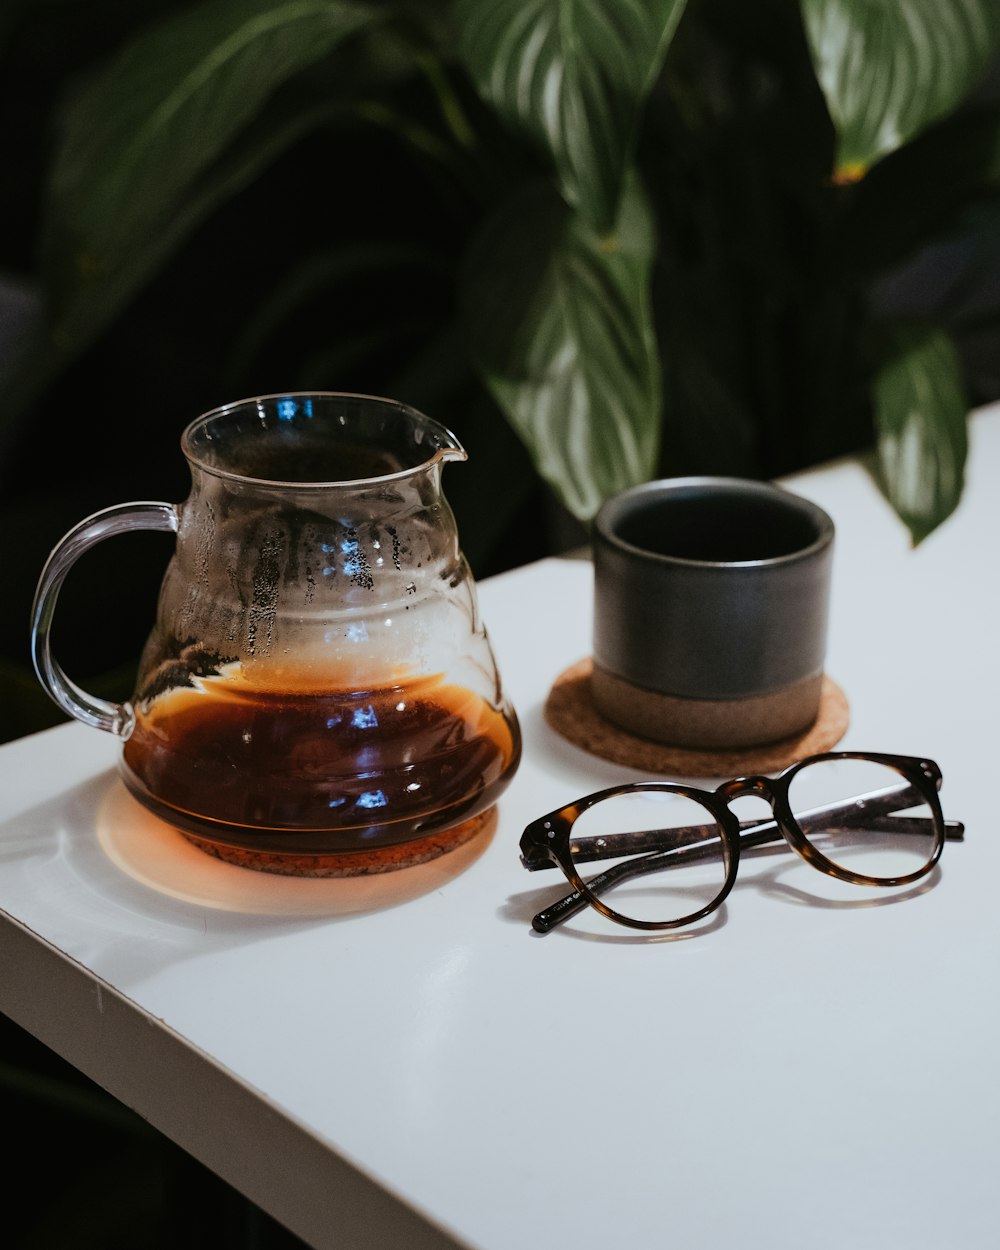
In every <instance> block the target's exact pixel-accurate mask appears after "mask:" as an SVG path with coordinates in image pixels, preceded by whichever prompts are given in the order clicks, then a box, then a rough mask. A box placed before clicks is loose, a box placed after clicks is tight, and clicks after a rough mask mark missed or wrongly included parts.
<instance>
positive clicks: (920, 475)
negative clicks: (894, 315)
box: [874, 325, 968, 544]
mask: <svg viewBox="0 0 1000 1250" xmlns="http://www.w3.org/2000/svg"><path fill="white" fill-rule="evenodd" d="M874 402H875V426H876V432H877V464H878V475H879V478H880V484H881V486H882V489H883V490H884V491H885V493H886V496H887V497H888V499H889V502H890V503H891V504H892V506H893V507H894V508H895V509H896V511H897V513H898V514H899V516H900V517H901V518H902V520H903V521H904V522H905V523H906V525H907V526H908V528H909V530H910V533H911V535H912V537H913V542H914V543H915V544H916V543H919V542H921V541H922V540H923V539H924V538H926V537H927V535H928V534H930V533H931V531H932V530H934V529H936V527H937V526H938V525H940V524H941V522H942V521H943V520H945V518H946V517H948V516H949V515H950V514H951V513H952V512H953V511H954V509H955V507H956V505H957V504H958V501H959V498H960V497H961V494H962V484H963V475H964V470H965V458H966V453H967V450H968V432H967V428H966V425H967V410H968V405H967V403H966V398H965V393H964V390H963V386H962V369H961V363H960V361H959V358H958V353H957V352H956V350H955V347H954V344H953V343H952V341H951V339H950V337H949V336H948V334H947V333H945V331H943V330H940V329H936V328H934V327H930V326H917V325H911V326H903V327H900V328H897V329H896V330H894V331H893V332H892V333H891V334H890V335H889V337H888V339H887V341H886V345H885V348H884V351H883V353H882V364H881V366H880V367H879V369H878V371H877V373H876V376H875V387H874Z"/></svg>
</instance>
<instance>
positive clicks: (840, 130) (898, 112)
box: [802, 0, 1000, 181]
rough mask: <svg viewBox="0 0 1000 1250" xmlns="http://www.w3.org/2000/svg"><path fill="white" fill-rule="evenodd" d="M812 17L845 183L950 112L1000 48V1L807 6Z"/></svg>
mask: <svg viewBox="0 0 1000 1250" xmlns="http://www.w3.org/2000/svg"><path fill="white" fill-rule="evenodd" d="M802 16H803V20H804V22H805V28H806V34H807V37H808V40H809V46H810V49H811V51H812V58H813V64H814V66H815V69H816V75H817V77H818V79H819V83H820V86H821V87H822V89H823V93H824V95H825V96H826V102H827V107H828V108H829V110H830V115H831V117H832V118H833V122H834V126H835V127H836V131H837V156H836V173H835V177H836V178H837V179H838V180H840V181H853V180H855V179H856V178H858V177H860V176H861V175H862V174H863V173H864V172H865V170H867V169H868V167H869V166H870V165H872V164H873V163H874V162H875V161H877V160H878V159H879V158H880V157H882V156H885V155H886V153H888V152H892V151H893V150H894V149H896V148H898V147H901V146H902V145H903V144H904V143H906V142H907V140H909V139H911V138H913V136H914V135H916V134H917V133H918V132H919V131H921V130H923V129H924V127H926V126H928V125H929V124H930V123H931V122H933V121H936V120H937V119H938V118H941V117H943V116H945V115H946V114H947V113H949V112H950V111H951V110H952V109H953V108H954V107H955V106H956V105H957V104H958V103H959V102H960V101H961V100H962V99H963V98H964V97H965V96H966V95H967V94H968V92H969V91H970V89H971V88H972V87H973V86H975V84H976V83H977V82H978V81H979V80H980V79H981V78H982V76H983V73H984V72H985V70H986V68H987V66H988V65H989V63H990V60H991V58H992V57H993V56H994V55H995V54H996V52H997V49H998V46H1000V5H998V4H997V3H996V0H947V3H944V4H942V3H941V0H802Z"/></svg>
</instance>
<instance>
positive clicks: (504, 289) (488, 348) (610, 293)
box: [464, 181, 660, 520]
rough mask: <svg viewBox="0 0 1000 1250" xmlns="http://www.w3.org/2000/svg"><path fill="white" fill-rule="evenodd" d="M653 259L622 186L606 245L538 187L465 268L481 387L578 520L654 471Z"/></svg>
mask: <svg viewBox="0 0 1000 1250" xmlns="http://www.w3.org/2000/svg"><path fill="white" fill-rule="evenodd" d="M652 256H653V232H652V227H651V224H650V220H649V216H648V210H647V206H646V202H645V199H644V196H643V195H642V193H641V192H640V190H639V189H638V187H637V186H636V185H635V184H634V183H633V182H631V181H629V182H628V183H627V184H626V192H625V195H624V196H623V201H622V209H621V212H620V214H619V218H618V221H617V223H616V226H615V230H614V232H613V233H612V235H611V236H598V235H596V234H595V233H594V232H593V231H592V230H591V229H590V227H589V226H587V225H586V224H585V223H584V222H583V221H582V219H581V218H580V216H579V215H578V214H575V213H574V212H573V211H572V210H571V209H569V208H568V207H567V206H566V204H565V203H564V201H563V200H562V199H561V198H560V197H559V196H558V195H557V194H556V192H555V191H554V190H553V189H552V188H551V187H549V186H548V185H547V184H538V183H536V184H532V185H531V186H529V187H527V188H525V189H524V190H522V191H520V192H518V193H516V194H515V195H514V196H512V197H511V199H510V200H509V201H508V202H506V203H505V204H504V205H503V206H502V207H501V209H500V210H499V211H498V212H497V214H496V215H495V216H494V218H493V219H492V220H491V222H490V223H489V224H488V225H487V227H486V228H485V229H484V231H483V233H482V235H481V236H480V238H479V240H478V242H477V244H476V245H475V246H474V248H473V249H472V252H471V254H470V256H469V258H468V264H467V266H466V272H465V278H464V295H465V303H466V313H467V324H468V327H469V331H470V335H471V340H472V347H473V353H474V357H475V359H476V362H477V364H478V366H479V369H480V371H481V373H482V376H483V378H484V380H485V382H486V384H487V386H488V387H489V389H490V390H491V392H492V394H493V395H494V397H495V398H496V400H497V401H498V403H499V404H500V407H501V408H502V409H503V411H504V413H505V414H506V416H507V417H508V419H509V420H510V422H511V424H512V425H513V427H514V429H515V430H516V431H517V432H518V434H519V435H520V437H521V439H522V440H523V442H524V443H525V445H526V446H527V448H528V451H529V452H530V454H531V456H532V458H533V460H534V462H535V464H536V466H537V468H538V470H539V472H540V473H541V475H542V476H543V477H544V478H545V479H546V480H547V481H548V482H549V483H550V484H551V486H552V487H553V489H554V490H555V492H556V494H557V495H558V496H559V498H560V499H561V500H562V501H563V503H564V504H565V505H566V507H567V508H568V509H569V510H570V511H571V512H572V513H573V514H574V515H575V516H577V517H578V518H580V519H581V520H586V519H588V518H589V517H591V516H593V514H594V513H595V512H596V511H597V508H598V507H599V506H600V504H601V503H602V501H603V500H604V499H605V498H607V497H608V496H609V495H610V494H613V493H614V492H615V491H617V490H620V489H622V488H624V487H625V486H629V485H633V484H634V483H636V482H641V481H645V480H647V479H648V478H649V477H650V476H652V474H653V471H654V469H655V467H656V458H657V452H658V444H659V414H660V385H659V366H658V361H657V353H656V345H655V341H654V336H653V330H652V323H651V316H650V308H649V294H648V288H649V272H650V265H651V261H652Z"/></svg>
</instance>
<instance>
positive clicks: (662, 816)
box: [521, 751, 965, 933]
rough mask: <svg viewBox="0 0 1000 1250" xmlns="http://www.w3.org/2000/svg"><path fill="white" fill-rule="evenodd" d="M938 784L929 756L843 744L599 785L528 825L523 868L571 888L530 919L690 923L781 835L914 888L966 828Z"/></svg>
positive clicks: (821, 859)
mask: <svg viewBox="0 0 1000 1250" xmlns="http://www.w3.org/2000/svg"><path fill="white" fill-rule="evenodd" d="M940 788H941V770H940V769H939V768H938V766H937V764H935V763H934V762H933V761H931V760H928V759H922V758H921V757H919V756H916V757H913V756H907V755H883V754H877V753H869V752H857V751H836V752H828V753H826V754H824V755H814V756H810V757H809V758H808V759H804V760H800V761H799V762H798V763H797V764H793V765H792V766H791V767H790V768H787V769H785V771H784V772H782V773H781V774H779V775H778V776H777V777H762V776H752V777H740V778H737V779H735V780H733V781H727V782H725V783H724V784H722V785H720V786H719V787H718V788H717V789H716V790H699V789H696V788H694V787H692V786H685V785H678V784H675V783H673V782H668V781H646V782H640V783H638V784H633V785H622V786H613V787H611V788H610V789H608V790H600V791H598V792H597V793H596V794H589V795H587V796H586V797H585V798H582V799H578V800H577V801H576V802H575V803H569V804H567V805H566V806H565V807H561V808H559V809H558V810H557V811H554V812H549V814H548V815H547V816H542V817H541V818H540V819H538V820H535V821H532V822H531V824H530V825H528V826H527V828H526V829H525V831H524V834H523V836H522V838H521V862H522V864H523V865H524V867H525V868H527V869H528V870H529V871H531V872H534V871H536V870H538V869H544V868H561V869H562V870H563V872H564V873H565V874H566V878H567V880H568V881H569V883H570V885H571V886H572V887H573V893H572V894H570V895H568V896H567V897H565V898H562V899H560V900H559V901H558V902H556V903H553V904H552V905H551V906H549V907H546V908H545V910H544V911H541V912H539V914H538V915H537V916H535V918H534V919H533V921H532V926H533V927H534V928H535V929H536V930H537V931H538V932H539V933H548V932H549V930H550V929H552V928H554V927H555V926H556V925H558V924H561V923H562V922H563V921H565V920H568V919H569V918H570V917H571V916H575V915H577V914H578V913H579V912H581V911H583V909H584V908H586V907H587V906H590V907H593V908H596V910H597V911H599V912H600V913H601V914H602V915H603V916H606V917H607V918H608V919H609V920H614V921H617V922H618V923H619V924H623V925H628V926H629V927H630V928H633V929H677V928H680V927H682V926H684V925H690V924H694V923H695V922H696V921H698V920H701V919H702V918H703V917H705V916H707V915H709V914H710V913H711V912H713V911H715V910H716V908H717V907H719V906H720V905H721V904H722V902H723V901H724V900H725V898H726V897H727V895H728V894H729V892H730V890H731V889H732V888H733V884H734V883H735V881H736V874H737V872H738V870H739V863H740V855H741V853H743V852H746V851H747V850H751V849H752V848H755V847H765V848H766V847H767V846H768V844H774V843H780V842H781V840H782V839H784V841H785V842H786V843H787V845H788V847H789V848H790V849H791V850H793V851H795V852H797V854H799V855H800V856H801V857H802V858H803V859H804V860H805V861H806V863H808V864H811V865H812V867H813V868H817V869H818V870H819V871H820V872H824V873H827V874H828V875H829V876H831V877H836V878H837V879H838V880H840V881H846V882H850V883H851V884H853V885H869V886H903V885H909V884H910V883H911V882H914V881H919V880H920V878H921V877H926V876H927V874H928V873H929V872H930V871H931V869H932V868H933V867H934V865H935V864H936V863H937V862H938V860H939V859H940V857H941V851H942V849H943V847H944V843H945V839H946V838H948V839H956V840H960V839H961V838H963V836H964V833H965V830H964V827H963V826H962V825H961V824H960V823H959V822H958V821H946V820H945V819H944V817H943V816H942V814H941V804H940V802H939V800H938V791H939V790H940ZM746 796H757V797H759V798H762V799H764V800H765V801H766V802H767V803H768V804H769V805H770V808H771V817H770V819H767V818H765V819H756V820H743V821H740V820H739V819H737V817H736V815H735V814H734V812H733V811H732V810H731V808H730V804H731V803H732V802H733V801H734V800H736V799H740V798H744V797H746ZM597 860H612V861H614V862H613V863H612V864H610V865H609V866H607V867H605V868H604V869H603V871H601V872H599V873H597V874H596V875H595V876H591V877H589V878H587V879H585V878H584V877H583V876H581V874H580V872H579V869H578V865H580V864H584V863H588V862H593V861H597ZM612 904H613V905H612Z"/></svg>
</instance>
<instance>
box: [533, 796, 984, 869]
mask: <svg viewBox="0 0 1000 1250" xmlns="http://www.w3.org/2000/svg"><path fill="white" fill-rule="evenodd" d="M921 801H922V799H921V796H920V795H919V794H918V793H917V791H916V790H914V788H913V787H912V786H911V785H904V786H891V787H890V788H888V789H886V790H873V791H872V792H871V793H870V794H859V795H857V796H856V797H855V798H851V799H843V800H841V801H840V802H839V803H831V804H828V805H825V806H823V807H813V808H810V809H809V810H808V811H805V812H800V813H798V814H797V815H796V820H797V821H798V824H799V826H800V828H801V829H802V831H803V832H804V833H811V832H813V831H814V830H815V829H817V828H819V829H821V830H823V831H824V832H829V833H835V832H836V831H837V830H838V829H840V828H843V827H845V826H846V827H847V828H850V827H852V826H853V825H855V824H857V823H858V822H859V821H862V820H863V821H864V823H865V824H867V825H870V826H871V831H872V833H881V832H885V831H889V830H891V831H892V832H895V833H926V832H927V826H928V824H929V823H930V822H931V817H929V816H896V815H893V813H894V812H896V811H899V810H900V809H901V808H905V807H907V806H908V805H909V806H912V805H913V804H914V803H918V802H921ZM831 820H835V821H837V822H839V823H831ZM944 826H945V837H946V838H948V840H949V841H961V840H962V838H963V837H964V836H965V826H964V825H963V824H962V822H961V821H958V820H946V821H945V822H944ZM712 828H714V826H713V825H711V824H704V825H682V826H679V827H677V828H671V829H645V830H641V831H636V832H630V833H610V834H604V835H603V836H601V837H594V838H578V839H574V840H573V843H572V846H573V859H574V861H575V862H576V863H579V864H587V863H593V862H594V861H595V860H600V859H614V858H615V857H616V856H618V855H640V854H642V853H643V852H644V851H663V850H674V849H676V848H678V847H683V846H689V845H697V844H698V843H699V842H703V841H704V840H705V831H706V830H709V829H712ZM781 836H782V834H781V830H780V828H779V827H778V822H777V821H776V820H774V819H771V820H742V821H740V845H741V846H743V847H747V846H761V845H763V844H764V843H765V842H776V841H778V840H779V839H780V838H781ZM525 867H528V868H531V869H535V868H549V867H555V865H554V864H553V863H552V861H551V860H548V859H546V861H545V862H544V863H542V862H538V863H532V864H526V865H525Z"/></svg>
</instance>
